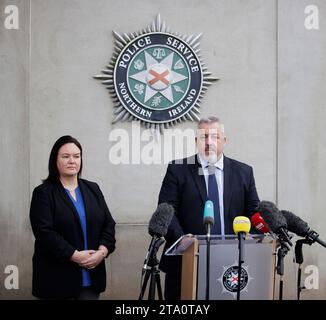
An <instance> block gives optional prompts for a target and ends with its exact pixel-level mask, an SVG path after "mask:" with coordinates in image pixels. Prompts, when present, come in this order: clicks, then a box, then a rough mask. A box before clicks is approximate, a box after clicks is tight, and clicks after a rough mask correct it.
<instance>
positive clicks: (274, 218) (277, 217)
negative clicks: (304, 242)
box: [257, 201, 293, 249]
mask: <svg viewBox="0 0 326 320" xmlns="http://www.w3.org/2000/svg"><path fill="white" fill-rule="evenodd" d="M257 211H258V212H259V213H260V214H261V216H262V217H263V219H264V220H265V221H266V223H267V224H268V226H269V228H270V229H271V230H272V231H273V232H274V233H275V234H277V236H278V238H279V240H280V241H283V242H284V241H286V242H287V243H288V244H289V245H290V246H292V245H293V244H292V242H291V238H290V236H289V234H288V232H287V228H288V226H287V222H286V219H285V217H284V216H283V215H282V214H281V213H280V211H279V210H278V209H277V207H276V206H275V204H274V203H272V202H270V201H261V202H260V203H259V206H258V210H257ZM288 249H290V248H288Z"/></svg>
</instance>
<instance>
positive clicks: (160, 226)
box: [143, 202, 174, 271]
mask: <svg viewBox="0 0 326 320" xmlns="http://www.w3.org/2000/svg"><path fill="white" fill-rule="evenodd" d="M173 215H174V208H173V206H171V205H170V204H168V203H166V202H163V203H160V204H159V205H158V206H157V209H156V211H155V212H154V213H153V215H152V217H151V219H150V221H149V224H148V233H149V234H150V235H151V236H152V240H151V243H150V245H149V248H148V251H147V254H146V257H145V260H144V266H143V271H145V270H146V269H147V267H148V264H149V262H150V260H151V259H154V260H156V258H153V257H155V256H156V252H157V250H158V248H159V247H160V246H161V245H162V244H163V243H164V239H163V237H164V236H165V235H166V234H167V232H168V228H169V225H170V223H171V220H172V218H173ZM151 263H158V262H156V261H151ZM151 263H150V264H151Z"/></svg>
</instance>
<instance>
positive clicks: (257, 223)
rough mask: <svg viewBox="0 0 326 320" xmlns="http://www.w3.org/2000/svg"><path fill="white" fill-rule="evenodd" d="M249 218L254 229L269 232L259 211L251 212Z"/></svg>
mask: <svg viewBox="0 0 326 320" xmlns="http://www.w3.org/2000/svg"><path fill="white" fill-rule="evenodd" d="M250 220H251V223H252V225H253V226H254V227H255V229H257V230H259V231H260V232H262V233H269V226H268V224H267V223H266V221H265V220H264V219H263V217H262V216H261V215H260V213H259V212H256V213H255V214H253V215H252V216H251V218H250Z"/></svg>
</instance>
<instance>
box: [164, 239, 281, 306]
mask: <svg viewBox="0 0 326 320" xmlns="http://www.w3.org/2000/svg"><path fill="white" fill-rule="evenodd" d="M206 249H207V242H206V236H194V237H192V238H189V237H186V236H183V237H181V238H180V239H178V241H176V242H175V243H174V244H173V246H171V247H170V248H169V249H168V250H167V251H166V253H165V254H166V255H182V280H181V299H182V300H196V299H197V300H204V299H205V290H206ZM275 262H276V241H275V239H273V238H271V237H269V236H264V235H247V237H246V240H245V241H244V263H243V264H242V268H241V272H240V288H241V300H272V299H274V284H275ZM209 279H210V284H209V297H210V299H211V300H235V299H236V295H237V283H238V238H237V236H235V235H226V236H211V240H210V277H209Z"/></svg>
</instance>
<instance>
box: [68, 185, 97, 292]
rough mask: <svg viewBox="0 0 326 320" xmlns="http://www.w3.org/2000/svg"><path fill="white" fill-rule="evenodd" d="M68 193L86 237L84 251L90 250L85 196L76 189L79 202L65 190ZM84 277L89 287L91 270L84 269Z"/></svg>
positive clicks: (84, 281) (84, 284)
mask: <svg viewBox="0 0 326 320" xmlns="http://www.w3.org/2000/svg"><path fill="white" fill-rule="evenodd" d="M65 190H66V192H67V193H68V195H69V197H70V199H71V201H72V203H73V204H74V206H75V208H76V210H77V212H78V215H79V219H80V223H81V226H82V229H83V235H84V250H88V245H87V232H86V230H87V229H86V213H85V205H84V201H83V196H82V194H81V192H80V189H79V187H77V188H76V189H75V193H76V198H77V201H76V200H75V199H74V197H73V196H72V195H71V193H70V191H69V190H68V189H65ZM82 277H83V287H89V286H90V285H91V278H90V276H89V270H87V269H85V268H82Z"/></svg>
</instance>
